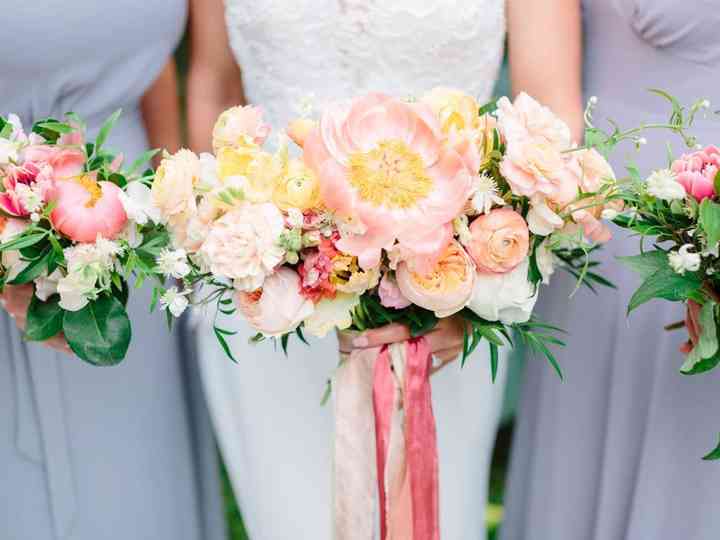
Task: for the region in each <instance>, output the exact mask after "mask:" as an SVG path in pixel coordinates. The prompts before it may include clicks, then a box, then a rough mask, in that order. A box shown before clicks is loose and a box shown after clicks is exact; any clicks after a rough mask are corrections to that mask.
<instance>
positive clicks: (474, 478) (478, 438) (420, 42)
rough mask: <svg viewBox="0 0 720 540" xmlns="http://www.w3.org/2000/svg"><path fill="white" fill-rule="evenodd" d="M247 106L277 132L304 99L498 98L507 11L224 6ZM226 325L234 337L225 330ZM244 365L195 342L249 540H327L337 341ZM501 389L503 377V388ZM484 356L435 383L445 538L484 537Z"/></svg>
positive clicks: (473, 1)
mask: <svg viewBox="0 0 720 540" xmlns="http://www.w3.org/2000/svg"><path fill="white" fill-rule="evenodd" d="M226 6H227V21H228V27H229V32H230V38H231V42H232V47H233V50H234V51H235V54H236V57H237V60H238V63H239V64H240V67H241V69H242V73H243V80H244V84H245V92H246V95H247V98H248V101H249V102H250V103H254V104H260V105H262V106H263V107H264V109H265V113H266V117H267V118H268V120H269V121H270V122H271V123H272V124H273V125H274V126H275V127H276V128H282V127H283V126H284V125H285V123H286V122H287V121H288V120H289V119H291V118H292V117H294V116H296V115H297V114H298V110H297V107H298V103H300V102H301V101H302V100H303V98H305V97H307V96H308V95H312V96H313V97H314V100H315V102H316V103H317V104H318V105H322V103H324V102H326V101H329V100H334V99H340V98H347V97H351V96H353V95H357V94H360V93H363V92H367V91H370V90H379V91H384V92H387V93H392V94H395V95H399V96H404V95H418V94H420V93H422V92H423V91H425V90H428V89H430V88H432V87H433V86H438V85H443V86H453V87H457V88H461V89H463V90H466V91H468V92H470V93H472V94H474V95H476V96H477V97H478V98H479V99H480V101H481V102H482V101H484V100H487V99H488V98H490V97H491V92H492V89H493V87H494V85H495V82H496V78H497V72H498V68H499V65H500V61H501V57H502V50H503V40H504V35H505V14H504V1H503V0H423V1H422V2H420V1H418V0H413V1H410V0H392V1H390V0H294V1H292V2H291V1H288V0H260V1H254V2H252V1H249V0H226ZM224 324H225V325H226V326H227V324H226V323H224ZM235 326H236V327H237V328H236V329H237V330H238V331H239V334H238V335H237V336H235V338H234V339H233V340H232V346H233V350H234V352H235V354H236V356H237V358H238V361H239V363H238V364H237V365H236V364H232V363H231V362H230V361H229V360H228V359H226V358H225V357H224V353H223V352H222V350H221V349H220V347H219V345H218V344H217V343H216V340H215V336H214V335H213V332H212V328H211V326H210V323H209V322H205V323H203V325H202V328H201V329H200V331H199V336H200V353H201V354H200V357H201V365H202V370H203V377H204V382H205V387H206V390H207V396H208V399H209V403H210V409H211V413H212V415H213V419H214V422H215V427H216V430H217V433H218V438H219V441H220V447H221V450H222V453H223V456H224V458H225V461H226V463H227V466H228V469H229V473H230V477H231V480H232V484H233V488H234V490H235V493H236V495H237V497H238V499H239V502H240V506H241V509H242V513H243V516H244V518H245V521H246V525H247V528H248V531H249V534H250V537H251V538H252V539H253V540H287V539H289V538H312V539H313V540H329V539H330V537H331V515H330V512H331V508H332V504H331V498H332V493H331V485H332V484H331V470H332V462H331V460H332V457H331V456H332V429H333V419H332V407H330V406H326V407H321V406H320V400H321V397H322V395H323V392H324V390H325V384H326V381H327V379H328V378H329V377H330V376H331V375H332V372H333V369H334V367H335V366H336V363H337V344H336V342H335V339H331V338H328V339H325V340H323V341H313V342H311V347H307V346H305V345H303V344H301V343H300V342H294V343H292V344H291V346H290V349H289V356H288V357H285V356H284V355H283V353H282V351H280V350H279V347H278V348H277V349H278V350H276V349H275V348H274V347H273V345H272V344H271V343H264V344H261V345H257V346H253V345H250V344H248V338H249V337H250V335H251V331H250V330H249V329H248V328H247V327H246V326H245V325H243V324H242V323H241V322H240V321H239V320H238V321H236V322H235ZM500 381H502V378H501V379H500ZM502 386H503V385H502V384H501V383H500V382H499V383H497V384H495V385H494V386H493V385H492V384H491V382H490V370H489V361H488V358H487V355H486V353H485V351H482V352H478V353H476V354H475V355H474V357H473V358H472V359H471V361H470V362H469V363H468V364H466V366H465V368H464V369H463V370H462V371H461V370H460V367H459V363H456V364H453V365H451V366H449V367H448V368H446V369H444V370H443V371H442V372H440V373H439V374H438V375H436V376H435V377H433V382H432V387H433V388H432V389H433V406H434V409H435V413H436V418H437V423H438V439H439V441H438V444H439V455H440V513H441V517H440V520H441V531H442V537H443V538H445V539H448V540H455V539H464V538H483V537H484V534H485V532H484V531H485V525H484V522H485V503H486V498H487V486H488V467H489V462H490V456H491V452H492V447H493V443H494V438H495V431H496V427H497V421H498V416H499V410H500V406H501V399H502Z"/></svg>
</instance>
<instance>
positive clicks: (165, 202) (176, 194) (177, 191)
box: [152, 149, 200, 220]
mask: <svg viewBox="0 0 720 540" xmlns="http://www.w3.org/2000/svg"><path fill="white" fill-rule="evenodd" d="M199 180H200V158H198V156H197V155H196V154H195V153H194V152H191V151H190V150H186V149H182V150H179V151H178V152H177V153H175V154H173V155H167V156H166V157H165V159H163V160H162V162H161V163H160V167H158V170H157V172H156V173H155V181H154V182H153V185H152V201H153V204H154V205H155V206H156V207H157V208H158V210H160V214H161V216H162V217H163V219H164V220H169V219H170V218H172V217H174V216H179V215H183V216H186V217H188V218H189V217H190V216H191V215H192V214H194V213H195V212H196V211H197V199H196V193H195V186H196V185H197V183H198V182H199Z"/></svg>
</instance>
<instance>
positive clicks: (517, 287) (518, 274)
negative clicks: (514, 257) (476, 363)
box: [468, 259, 538, 324]
mask: <svg viewBox="0 0 720 540" xmlns="http://www.w3.org/2000/svg"><path fill="white" fill-rule="evenodd" d="M528 266H529V262H528V260H527V259H525V261H523V262H522V263H521V264H519V265H518V266H517V267H516V268H515V269H514V270H513V271H511V272H507V273H505V274H478V275H477V278H476V280H475V288H474V290H473V293H472V298H471V299H470V302H469V303H468V308H470V309H471V310H473V311H474V312H475V313H476V314H477V315H479V316H480V317H482V318H483V319H485V320H487V321H500V322H502V323H503V324H514V323H522V322H527V321H528V320H529V319H530V316H531V315H532V311H533V308H534V307H535V302H536V301H537V297H538V291H537V288H536V287H535V286H534V285H533V284H532V283H530V281H528V277H527V276H528Z"/></svg>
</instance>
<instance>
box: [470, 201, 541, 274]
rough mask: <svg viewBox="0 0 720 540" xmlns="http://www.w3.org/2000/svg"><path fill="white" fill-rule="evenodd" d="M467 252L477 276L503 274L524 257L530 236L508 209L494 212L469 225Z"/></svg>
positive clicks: (521, 221)
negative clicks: (475, 267) (478, 272)
mask: <svg viewBox="0 0 720 540" xmlns="http://www.w3.org/2000/svg"><path fill="white" fill-rule="evenodd" d="M470 234H471V240H470V242H469V243H468V251H469V252H470V256H471V257H472V258H473V260H474V261H475V263H476V264H477V265H478V269H479V270H480V271H481V272H491V273H497V274H503V273H505V272H509V271H510V270H512V269H513V268H515V267H516V266H517V265H518V264H520V263H521V262H522V261H523V259H525V257H527V254H528V249H529V245H530V234H529V232H528V227H527V224H526V223H525V220H524V219H523V217H522V216H521V215H520V214H518V213H517V212H515V210H513V209H512V208H496V209H495V210H493V211H491V212H490V213H489V214H484V215H482V216H480V217H479V218H478V219H476V220H475V221H473V222H472V224H471V225H470Z"/></svg>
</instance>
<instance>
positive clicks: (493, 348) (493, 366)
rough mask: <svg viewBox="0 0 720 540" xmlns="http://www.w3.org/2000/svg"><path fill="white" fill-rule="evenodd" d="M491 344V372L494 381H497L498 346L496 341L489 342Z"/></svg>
mask: <svg viewBox="0 0 720 540" xmlns="http://www.w3.org/2000/svg"><path fill="white" fill-rule="evenodd" d="M489 346H490V373H491V375H492V382H493V383H495V379H497V370H498V356H499V355H498V346H497V345H495V344H494V343H489Z"/></svg>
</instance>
